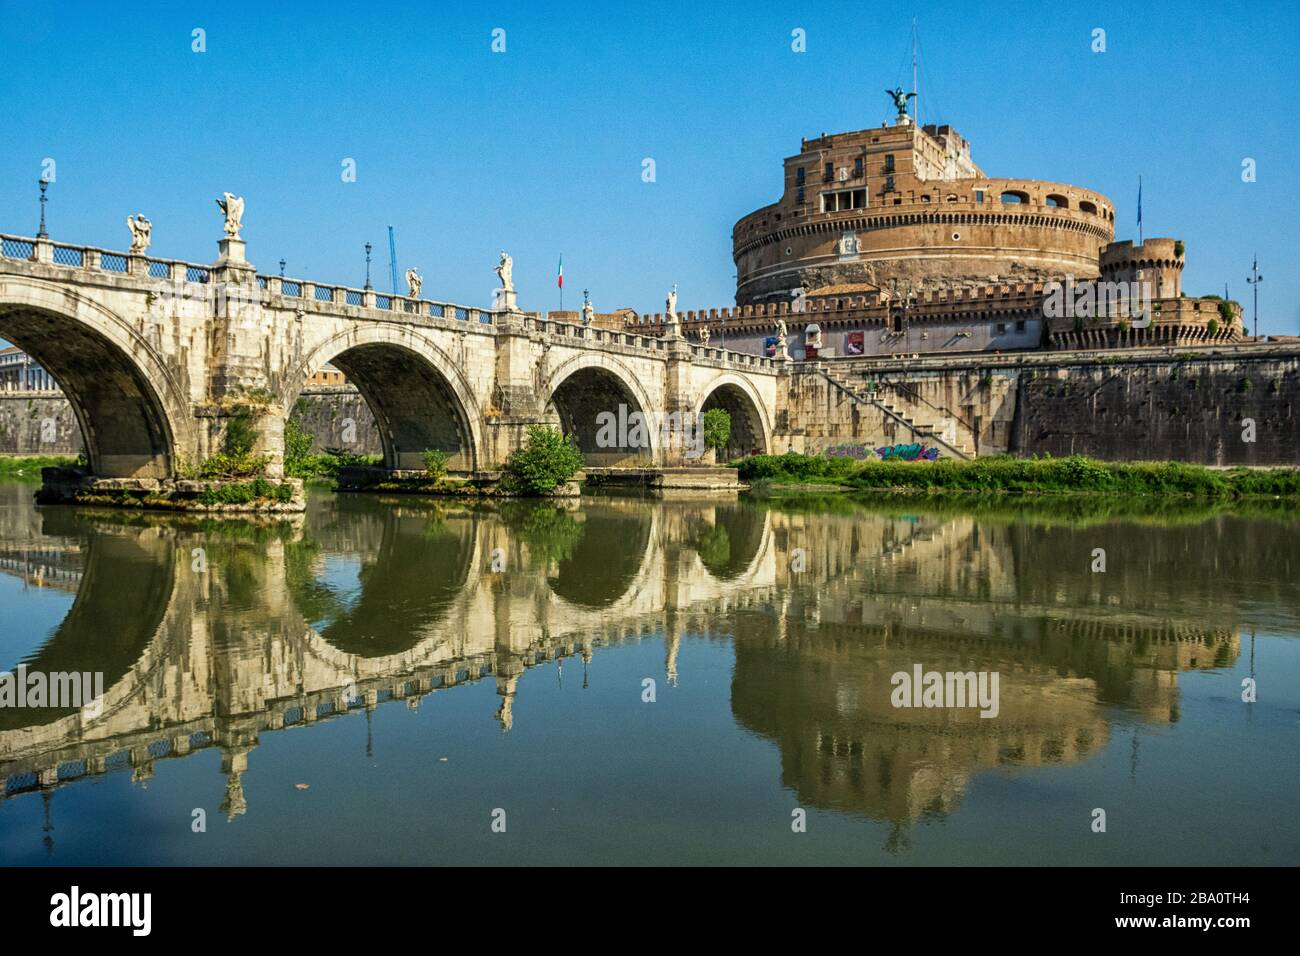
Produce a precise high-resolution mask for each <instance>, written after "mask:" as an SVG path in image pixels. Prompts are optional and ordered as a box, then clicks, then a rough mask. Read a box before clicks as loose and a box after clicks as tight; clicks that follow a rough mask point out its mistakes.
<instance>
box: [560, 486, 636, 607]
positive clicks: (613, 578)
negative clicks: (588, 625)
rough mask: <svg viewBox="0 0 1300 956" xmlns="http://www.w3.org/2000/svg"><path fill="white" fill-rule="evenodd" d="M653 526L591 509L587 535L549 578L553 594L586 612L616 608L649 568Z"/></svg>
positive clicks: (585, 526) (584, 529)
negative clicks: (592, 609)
mask: <svg viewBox="0 0 1300 956" xmlns="http://www.w3.org/2000/svg"><path fill="white" fill-rule="evenodd" d="M651 530H652V521H651V520H650V519H649V518H646V517H644V516H639V515H637V514H627V513H623V512H619V511H613V510H606V509H600V508H589V509H588V510H587V520H586V521H584V522H583V527H582V535H581V537H579V538H578V540H577V541H576V542H575V543H574V545H573V548H572V550H571V551H570V552H569V553H568V554H567V555H565V556H564V557H563V558H561V559H560V560H559V561H558V562H557V565H558V567H557V570H556V573H555V574H554V575H552V576H550V577H548V578H547V582H546V583H547V585H548V586H549V587H550V589H551V591H552V593H554V594H555V595H556V596H557V597H560V598H563V599H564V600H565V601H566V602H568V603H569V604H572V605H577V606H578V607H583V608H611V607H614V606H615V605H617V604H618V602H619V601H620V600H621V599H622V598H623V597H624V596H626V595H628V594H630V593H632V592H633V591H634V590H635V588H633V587H632V584H633V582H634V581H636V579H637V577H638V575H640V574H641V573H642V571H643V569H644V567H645V564H646V561H645V557H646V552H647V550H648V548H649V545H650V542H651Z"/></svg>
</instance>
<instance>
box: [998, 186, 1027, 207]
mask: <svg viewBox="0 0 1300 956" xmlns="http://www.w3.org/2000/svg"><path fill="white" fill-rule="evenodd" d="M1002 201H1003V202H1004V203H1006V204H1007V205H1017V204H1020V203H1028V202H1029V194H1028V193H1022V192H1021V191H1020V190H1018V189H1008V190H1007V191H1006V192H1004V193H1003V194H1002Z"/></svg>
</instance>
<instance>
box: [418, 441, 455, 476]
mask: <svg viewBox="0 0 1300 956" xmlns="http://www.w3.org/2000/svg"><path fill="white" fill-rule="evenodd" d="M423 457H424V473H425V474H426V475H428V476H429V477H430V478H433V479H435V480H436V479H438V478H441V477H442V476H443V475H445V474H447V462H449V461H451V455H449V454H447V453H446V452H445V451H440V450H439V449H437V448H426V449H425V450H424V456H423Z"/></svg>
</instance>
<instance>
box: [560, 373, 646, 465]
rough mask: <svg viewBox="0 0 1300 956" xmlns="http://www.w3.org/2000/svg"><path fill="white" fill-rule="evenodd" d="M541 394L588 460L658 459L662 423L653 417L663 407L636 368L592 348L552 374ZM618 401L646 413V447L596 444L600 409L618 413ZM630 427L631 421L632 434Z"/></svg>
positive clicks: (629, 409)
mask: <svg viewBox="0 0 1300 956" xmlns="http://www.w3.org/2000/svg"><path fill="white" fill-rule="evenodd" d="M542 394H543V395H544V396H545V405H544V407H545V409H546V411H547V412H548V413H550V412H554V413H556V414H558V415H559V417H560V427H561V429H562V430H563V431H564V433H565V434H566V435H572V436H573V437H574V438H575V439H576V440H577V442H578V448H579V450H580V451H581V452H582V456H583V458H584V459H586V461H587V463H588V464H591V465H599V464H611V465H612V464H620V463H626V462H628V461H629V459H631V460H637V459H640V460H641V461H642V462H644V461H645V460H647V459H648V460H649V461H655V460H656V459H657V458H658V457H659V456H658V447H659V430H658V425H659V422H658V421H657V418H656V415H655V413H656V412H657V411H659V410H658V409H656V407H655V403H654V402H652V401H651V400H650V396H649V394H648V393H647V392H646V390H645V388H644V387H643V386H642V385H641V382H640V380H639V379H638V378H637V376H636V375H635V374H634V373H633V372H632V370H631V369H630V368H628V367H627V366H626V365H624V364H623V363H622V362H620V361H619V360H618V359H616V358H614V357H613V356H611V355H600V354H595V353H592V352H584V353H581V354H579V355H576V356H574V357H573V358H571V359H569V360H568V361H566V362H563V363H562V364H561V365H560V366H559V367H558V368H557V369H556V370H555V371H554V372H552V373H551V375H550V378H549V379H547V381H546V383H545V384H544V385H543V386H542ZM619 405H625V406H627V410H628V414H629V415H630V414H631V413H632V412H634V411H635V412H640V413H641V414H642V415H644V416H646V418H647V427H646V428H645V429H644V434H645V441H646V444H645V445H643V446H641V447H636V446H634V445H630V444H627V445H615V446H607V447H602V445H601V444H599V443H598V442H597V433H598V431H599V423H598V422H597V416H598V415H599V414H600V413H601V412H611V413H613V414H615V415H617V414H618V411H619V408H618V406H619ZM631 428H632V426H631V425H630V424H629V425H628V430H629V432H630V431H631ZM626 437H627V438H628V439H632V438H633V437H634V436H633V435H631V434H628V435H627V436H626Z"/></svg>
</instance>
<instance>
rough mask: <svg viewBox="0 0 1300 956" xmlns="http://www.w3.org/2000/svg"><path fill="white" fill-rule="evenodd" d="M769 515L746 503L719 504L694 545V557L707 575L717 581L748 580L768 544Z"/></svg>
mask: <svg viewBox="0 0 1300 956" xmlns="http://www.w3.org/2000/svg"><path fill="white" fill-rule="evenodd" d="M770 539H771V528H770V522H769V521H768V512H767V511H766V510H762V509H759V508H755V507H753V506H750V505H745V504H740V503H737V504H733V505H719V506H718V507H717V508H715V509H714V512H713V525H712V526H711V527H710V528H709V529H708V530H706V531H704V532H703V533H702V534H701V535H699V536H698V537H697V538H696V540H695V542H694V548H695V553H696V555H698V556H699V559H700V564H702V565H703V566H704V569H705V570H706V571H708V572H709V575H710V576H711V577H713V578H715V579H716V580H720V581H747V580H749V579H750V578H752V577H753V574H754V572H755V570H756V568H755V565H756V564H757V562H758V561H759V559H760V558H761V557H762V556H763V555H764V554H765V553H766V552H767V547H768V545H769V544H770V543H771V541H770Z"/></svg>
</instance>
